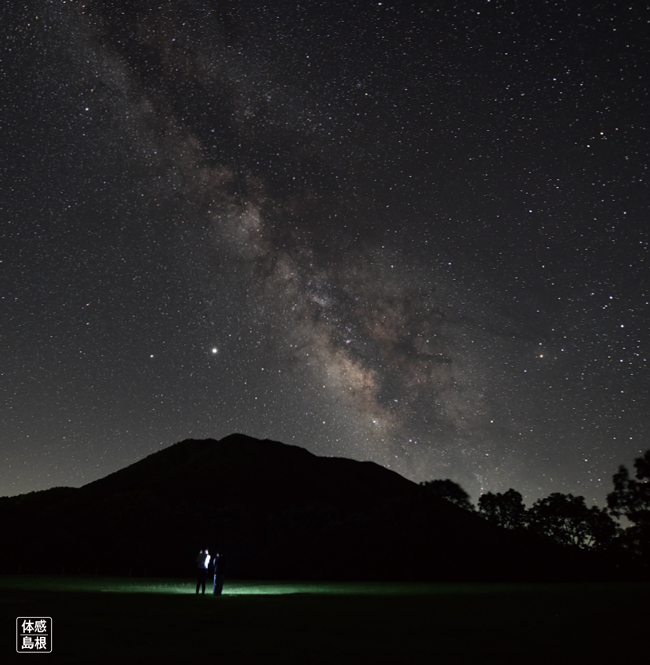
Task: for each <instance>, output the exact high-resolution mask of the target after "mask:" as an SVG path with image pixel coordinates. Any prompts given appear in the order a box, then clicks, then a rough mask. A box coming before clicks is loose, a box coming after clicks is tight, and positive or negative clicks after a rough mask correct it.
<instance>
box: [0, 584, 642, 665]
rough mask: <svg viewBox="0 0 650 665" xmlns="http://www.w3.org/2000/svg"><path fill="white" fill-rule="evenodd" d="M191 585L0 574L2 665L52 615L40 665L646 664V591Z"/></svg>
mask: <svg viewBox="0 0 650 665" xmlns="http://www.w3.org/2000/svg"><path fill="white" fill-rule="evenodd" d="M194 584H195V583H194V581H193V580H191V579H184V580H181V579H172V580H169V579H153V578H144V579H134V578H99V577H87V578H84V577H38V576H13V577H8V576H5V577H1V576H0V626H1V627H2V631H1V633H0V634H4V635H5V639H4V641H3V644H5V643H6V644H7V646H6V647H4V646H3V647H2V650H1V651H0V662H2V663H3V664H4V663H5V662H11V660H10V657H11V656H12V655H13V646H12V645H11V644H9V642H11V632H12V631H13V629H14V626H15V620H16V617H18V616H51V617H52V618H53V628H54V650H53V652H52V654H48V655H47V661H48V663H89V662H92V663H93V665H94V664H95V663H190V662H194V661H198V662H208V663H224V664H225V663H233V664H236V665H240V664H242V663H263V664H265V665H266V663H275V662H282V663H283V664H286V665H293V664H294V663H295V664H298V663H300V665H303V664H305V663H309V664H312V665H325V664H327V665H331V664H332V663H336V664H337V665H339V664H345V663H355V664H358V663H372V664H373V665H376V664H382V663H387V664H388V663H391V664H393V663H402V662H403V663H408V664H409V665H411V664H412V663H427V664H428V665H430V664H432V663H438V664H440V665H442V664H444V665H447V664H449V663H455V664H458V665H460V664H463V665H466V664H467V663H481V665H485V664H486V663H487V664H491V663H494V664H495V665H496V664H497V663H498V664H499V665H507V664H510V663H512V664H514V663H516V664H517V665H524V664H525V665H531V664H536V663H539V664H540V665H541V664H542V663H543V664H544V665H548V663H552V664H553V665H559V664H561V663H571V664H572V665H575V664H577V663H593V662H641V658H640V656H642V655H644V654H645V655H647V652H646V646H647V640H646V633H647V626H648V624H649V621H650V613H649V611H648V603H647V598H648V592H649V591H650V585H647V584H646V585H640V584H639V585H577V584H576V585H561V584H557V585H541V584H540V585H525V586H524V585H497V584H457V585H454V584H444V585H436V584H383V583H376V584H375V583H373V584H369V583H315V582H310V583H307V582H254V581H237V580H226V587H225V594H224V596H222V597H219V598H213V597H212V595H211V594H209V591H210V588H208V589H206V596H205V597H199V598H197V597H196V595H195V593H194ZM7 654H8V656H9V657H5V656H6V655H7ZM25 659H27V660H29V657H27V656H22V655H21V656H18V655H17V654H16V662H24V661H25ZM36 660H38V659H36ZM43 660H45V657H43Z"/></svg>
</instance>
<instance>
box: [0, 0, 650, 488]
mask: <svg viewBox="0 0 650 665" xmlns="http://www.w3.org/2000/svg"><path fill="white" fill-rule="evenodd" d="M645 14H647V12H645ZM645 14H642V13H641V12H640V10H636V9H633V8H630V7H628V6H627V5H626V6H625V7H624V6H623V5H620V6H619V5H618V4H617V3H612V5H611V7H608V8H605V9H594V10H593V11H592V12H591V13H585V14H581V13H580V12H579V10H576V9H572V8H571V6H570V5H569V4H568V3H556V4H554V5H552V6H551V5H547V4H546V3H542V4H541V6H540V9H539V10H533V9H531V8H529V7H527V6H526V7H524V6H520V5H519V4H518V3H515V2H489V1H487V0H486V1H485V2H479V3H477V4H476V6H475V7H473V8H469V7H466V6H465V5H463V4H460V3H459V4H455V3H453V2H441V3H437V4H436V3H433V5H431V4H430V3H423V4H422V5H420V4H418V3H413V4H410V5H409V7H407V8H404V7H401V6H400V5H391V4H390V3H351V4H350V5H349V6H347V5H346V7H345V8H338V9H336V10H335V9H334V8H333V6H328V4H327V3H324V4H322V5H320V4H318V3H310V4H309V6H307V7H302V6H301V5H299V4H292V3H284V2H278V3H271V5H265V6H264V8H261V7H258V6H256V5H250V6H249V5H246V4H241V3H217V2H198V1H190V2H183V3H180V2H179V3H176V2H167V3H156V2H137V3H126V2H125V3H120V2H78V3H68V4H65V3H63V4H61V3H50V2H38V1H35V2H32V3H31V4H25V5H24V6H22V5H21V7H20V8H16V9H13V10H11V13H10V16H9V17H8V20H7V26H8V27H7V28H5V30H6V33H7V40H6V44H7V46H6V48H5V59H4V63H5V64H4V65H3V67H4V69H3V72H4V76H5V80H6V81H7V82H8V83H9V86H10V90H11V91H12V95H11V99H10V101H8V102H7V103H6V105H5V108H4V110H3V113H2V123H3V127H4V132H5V137H6V140H5V141H4V149H3V154H4V162H5V166H4V168H3V198H2V204H3V205H2V210H3V216H4V220H5V221H4V222H3V236H4V239H5V247H6V249H5V250H4V257H3V266H5V268H6V271H5V274H4V276H3V283H4V288H3V296H2V297H3V300H2V302H3V309H4V315H3V317H2V319H3V320H2V324H1V325H2V339H3V345H4V348H5V353H6V354H7V355H6V360H5V362H4V363H3V364H4V367H3V376H2V379H3V383H2V394H3V396H4V400H5V402H6V409H4V412H3V427H2V434H1V435H0V436H1V437H2V438H1V439H0V445H1V446H2V451H3V453H4V460H5V463H4V464H3V470H2V475H0V494H15V493H18V492H24V491H28V490H31V489H39V488H44V487H50V486H53V485H61V484H72V485H79V484H83V483H85V482H88V481H89V480H92V479H94V478H97V477H101V476H103V475H106V474H107V473H109V472H110V471H113V470H115V469H117V468H120V467H122V466H124V465H126V464H128V463H131V462H133V461H135V460H136V459H139V458H140V457H142V456H143V455H146V454H149V453H151V452H153V451H155V450H158V449H160V448H161V447H163V446H167V445H171V444H172V443H174V442H175V441H177V440H180V439H183V438H188V437H195V438H202V437H213V438H220V437H222V436H225V435H227V434H228V433H230V432H233V431H242V432H245V433H248V434H251V435H253V436H257V437H260V438H272V439H277V440H281V441H284V442H286V443H293V444H297V445H301V446H304V447H306V448H307V449H309V450H311V451H313V452H315V453H317V454H320V455H342V456H349V457H354V458H356V459H371V460H374V461H376V462H378V463H380V464H383V465H385V466H389V467H390V468H392V469H395V470H397V471H399V472H400V473H403V474H404V475H406V476H407V477H409V478H412V479H414V480H418V481H419V480H425V479H430V478H436V477H450V478H453V479H455V480H457V481H459V482H460V483H461V484H462V485H463V486H464V487H466V488H467V489H468V490H469V491H471V492H472V494H473V495H474V496H476V495H477V494H478V493H479V492H481V491H485V490H499V491H502V490H505V489H507V488H508V487H515V488H517V489H519V490H520V491H522V492H523V493H524V494H525V496H526V498H527V499H529V500H530V499H532V498H535V497H537V496H541V495H545V494H548V493H549V492H551V491H564V492H572V493H574V494H582V495H585V496H587V497H588V498H589V499H597V500H602V498H603V496H604V493H606V492H607V491H608V490H609V489H610V477H611V475H612V474H613V473H614V471H615V470H616V467H617V466H618V464H620V463H629V462H630V460H631V458H632V457H634V456H635V455H638V454H639V453H640V452H641V451H643V450H645V448H647V440H648V439H647V432H648V425H649V418H648V415H647V414H648V408H647V407H648V398H649V394H648V381H647V378H646V377H645V375H644V374H642V373H643V372H644V371H646V365H647V360H646V359H647V335H646V332H645V330H646V325H647V323H648V302H647V288H646V287H647V277H646V276H645V272H646V271H645V264H646V263H647V249H648V244H647V231H646V226H647V222H646V220H647V209H648V205H647V204H648V198H647V192H646V184H645V178H646V176H647V156H648V152H647V148H648V136H647V128H646V127H645V124H644V123H645V120H646V119H647V113H648V94H647V87H646V84H645V82H644V80H643V77H644V76H645V71H647V69H645V70H644V66H645V65H647V64H648V63H647V52H648V51H647V48H646V47H647V46H648V44H647V37H646V36H645V33H644V29H646V30H647V21H646V19H647V18H648V17H647V16H646V15H645ZM644 25H645V28H644ZM213 349H218V352H213Z"/></svg>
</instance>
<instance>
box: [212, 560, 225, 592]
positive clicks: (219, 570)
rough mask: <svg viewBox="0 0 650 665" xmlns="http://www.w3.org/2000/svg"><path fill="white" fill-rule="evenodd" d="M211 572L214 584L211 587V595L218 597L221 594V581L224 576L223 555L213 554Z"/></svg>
mask: <svg viewBox="0 0 650 665" xmlns="http://www.w3.org/2000/svg"><path fill="white" fill-rule="evenodd" d="M212 571H213V573H214V584H213V587H212V595H213V596H220V595H221V593H222V592H223V581H224V579H225V576H226V557H224V556H223V554H219V553H218V552H217V554H215V556H214V559H212Z"/></svg>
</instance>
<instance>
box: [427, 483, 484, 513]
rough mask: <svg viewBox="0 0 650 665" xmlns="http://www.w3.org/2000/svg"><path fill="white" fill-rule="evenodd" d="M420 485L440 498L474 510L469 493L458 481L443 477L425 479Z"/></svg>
mask: <svg viewBox="0 0 650 665" xmlns="http://www.w3.org/2000/svg"><path fill="white" fill-rule="evenodd" d="M420 485H421V486H422V487H424V488H425V489H426V490H427V491H428V492H430V493H431V494H434V495H435V496H439V497H440V498H441V499H445V500H447V501H450V502H451V503H455V504H456V505H457V506H460V507H461V508H464V509H465V510H474V506H473V505H472V502H471V499H470V496H469V494H468V493H467V492H466V491H465V490H464V489H463V488H462V487H461V486H460V485H459V484H458V483H456V482H454V481H453V480H450V479H449V478H445V479H444V480H442V479H439V480H425V481H424V482H422V483H420Z"/></svg>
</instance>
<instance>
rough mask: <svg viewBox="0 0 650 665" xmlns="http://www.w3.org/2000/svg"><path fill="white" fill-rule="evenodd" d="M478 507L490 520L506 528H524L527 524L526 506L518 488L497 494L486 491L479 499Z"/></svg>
mask: <svg viewBox="0 0 650 665" xmlns="http://www.w3.org/2000/svg"><path fill="white" fill-rule="evenodd" d="M478 509H479V511H480V512H481V514H482V515H483V516H484V517H485V519H487V520H488V521H490V522H494V523H495V524H498V525H499V526H501V527H503V528H504V529H522V528H524V527H525V526H526V506H524V500H523V497H522V496H521V494H520V493H519V492H517V490H513V489H509V490H508V491H507V492H504V493H501V492H497V493H496V494H494V493H492V492H486V493H485V494H482V495H481V496H480V498H479V500H478Z"/></svg>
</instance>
